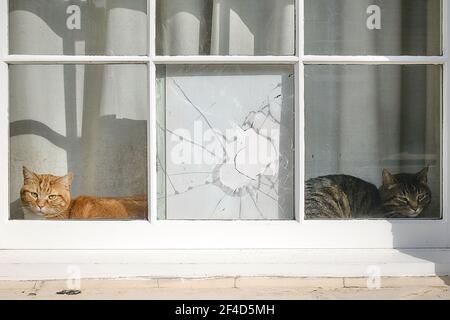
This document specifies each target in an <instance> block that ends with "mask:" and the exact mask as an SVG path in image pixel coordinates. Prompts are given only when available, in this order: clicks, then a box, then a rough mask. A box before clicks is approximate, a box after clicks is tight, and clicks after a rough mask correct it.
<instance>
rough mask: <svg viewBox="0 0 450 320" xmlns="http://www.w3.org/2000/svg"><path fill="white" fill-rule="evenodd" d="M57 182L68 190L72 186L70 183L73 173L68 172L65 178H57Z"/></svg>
mask: <svg viewBox="0 0 450 320" xmlns="http://www.w3.org/2000/svg"><path fill="white" fill-rule="evenodd" d="M57 181H58V183H60V184H62V185H64V186H65V187H66V188H67V189H70V186H71V185H72V181H73V173H72V172H69V173H68V174H66V175H65V176H62V177H60V178H58V180H57Z"/></svg>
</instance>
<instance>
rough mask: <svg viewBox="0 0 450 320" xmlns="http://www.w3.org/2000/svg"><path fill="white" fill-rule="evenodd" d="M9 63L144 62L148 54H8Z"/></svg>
mask: <svg viewBox="0 0 450 320" xmlns="http://www.w3.org/2000/svg"><path fill="white" fill-rule="evenodd" d="M5 61H6V62H7V63H9V64H108V63H121V64H126V63H129V64H142V63H148V57H147V56H78V55H76V56H75V55H72V56H64V55H7V56H6V57H5Z"/></svg>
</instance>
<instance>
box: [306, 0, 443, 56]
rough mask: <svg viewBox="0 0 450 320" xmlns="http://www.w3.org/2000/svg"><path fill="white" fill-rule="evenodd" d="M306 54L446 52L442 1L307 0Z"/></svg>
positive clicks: (423, 53)
mask: <svg viewBox="0 0 450 320" xmlns="http://www.w3.org/2000/svg"><path fill="white" fill-rule="evenodd" d="M305 52H306V53H307V54H326V55H441V54H442V49H441V1H440V0H305Z"/></svg>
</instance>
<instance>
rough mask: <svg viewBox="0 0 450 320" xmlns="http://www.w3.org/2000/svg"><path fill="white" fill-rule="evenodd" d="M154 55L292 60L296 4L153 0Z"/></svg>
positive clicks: (285, 0) (285, 1)
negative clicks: (287, 56) (227, 56)
mask: <svg viewBox="0 0 450 320" xmlns="http://www.w3.org/2000/svg"><path fill="white" fill-rule="evenodd" d="M156 4H157V14H156V23H157V32H156V48H157V49H156V53H157V54H158V55H210V54H211V55H250V56H252V55H293V54H294V53H295V52H294V48H295V40H294V33H295V17H294V15H295V9H294V0H245V1H243V0H213V1H211V0H157V2H156Z"/></svg>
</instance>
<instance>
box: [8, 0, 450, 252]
mask: <svg viewBox="0 0 450 320" xmlns="http://www.w3.org/2000/svg"><path fill="white" fill-rule="evenodd" d="M0 3H1V5H2V7H1V8H0V18H1V19H0V21H1V28H0V35H1V42H0V43H1V45H0V48H1V51H0V79H1V82H0V85H1V93H2V94H1V96H0V99H1V100H0V105H1V109H0V119H1V120H0V121H1V128H8V129H7V130H6V129H5V130H4V129H2V131H1V132H0V139H1V143H0V146H1V148H2V150H1V151H2V152H1V153H0V154H1V158H0V170H1V171H0V172H1V175H2V176H5V177H6V176H8V177H9V179H7V180H8V181H7V182H4V183H3V182H2V184H1V185H0V194H1V196H0V208H1V212H0V214H1V220H0V232H1V233H2V235H3V236H2V239H1V241H0V247H1V248H7V249H10V248H32V249H42V248H47V249H48V248H51V249H55V248H56V249H57V248H62V249H63V248H72V249H83V248H89V249H92V248H115V249H141V248H155V249H161V248H169V249H172V248H190V249H195V248H221V249H224V248H392V247H395V248H411V247H447V246H448V245H449V244H450V236H449V232H448V231H449V224H448V212H447V210H448V203H449V202H448V201H449V199H448V196H447V194H448V183H449V176H448V169H447V166H446V163H448V148H449V146H448V132H449V131H448V123H449V116H448V112H447V111H448V94H449V91H450V87H449V78H448V72H449V71H448V63H449V60H448V59H449V56H448V52H447V51H448V43H449V32H448V17H449V7H450V6H449V5H448V1H445V0H444V1H440V0H411V1H401V0H389V1H388V0H370V1H369V0H367V1H365V0H364V1H361V0H339V1H338V0H297V1H295V0H282V1H278V0H277V1H275V0H263V1H262V0H214V1H209V0H185V1H179V0H147V1H146V0H142V1H141V0H139V1H132V2H130V1H109V0H90V1H81V0H73V1H72V0H70V1H65V0H52V1H40V0H38V1H32V2H31V1H25V0H9V1H6V0H0ZM3 151H5V152H3ZM7 151H8V152H7ZM43 174H51V175H52V176H43ZM5 180H6V179H5ZM45 181H47V182H45ZM68 195H70V196H68ZM75 200H77V201H79V202H76V201H75ZM83 201H84V202H83ZM102 201H103V202H104V203H103V202H102ZM94 203H95V205H93V204H94ZM83 204H84V205H83ZM77 206H79V207H77ZM57 208H62V210H61V211H58V209H57ZM87 208H89V209H87ZM77 209H79V210H78V211H77ZM60 212H62V214H60ZM75 212H77V213H75ZM23 234H30V235H31V236H30V237H23V236H21V235H23ZM80 235H81V236H80ZM55 239H62V240H61V241H55Z"/></svg>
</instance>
